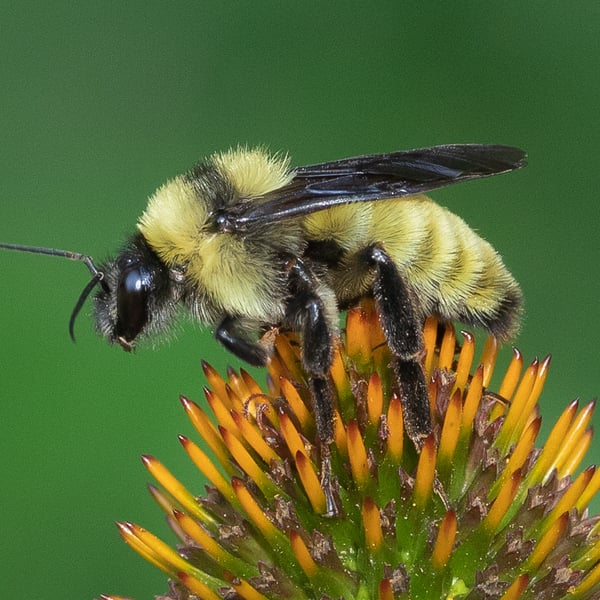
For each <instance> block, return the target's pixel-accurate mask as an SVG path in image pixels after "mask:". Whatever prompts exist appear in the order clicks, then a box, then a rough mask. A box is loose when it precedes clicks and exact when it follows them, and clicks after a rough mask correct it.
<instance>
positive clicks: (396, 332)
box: [368, 246, 432, 449]
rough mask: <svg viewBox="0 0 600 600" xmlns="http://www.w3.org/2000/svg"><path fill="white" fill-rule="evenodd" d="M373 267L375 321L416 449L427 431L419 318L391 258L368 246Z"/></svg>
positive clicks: (419, 446) (425, 385) (376, 248)
mask: <svg viewBox="0 0 600 600" xmlns="http://www.w3.org/2000/svg"><path fill="white" fill-rule="evenodd" d="M368 260H369V262H370V263H371V265H373V266H374V267H375V282H374V284H373V296H374V298H375V302H376V304H377V310H378V313H379V320H380V322H381V326H382V329H383V332H384V334H385V337H386V340H387V343H388V346H389V348H390V350H391V352H392V354H393V357H394V358H393V368H394V372H395V374H396V379H397V381H398V387H399V392H400V400H401V402H402V412H403V415H404V423H405V427H406V433H407V434H408V437H409V438H410V439H411V440H412V442H413V443H414V444H415V446H416V447H417V448H418V449H420V448H421V447H422V446H423V443H424V441H425V438H426V437H427V436H428V435H429V434H430V433H431V431H432V429H431V413H430V409H429V392H428V389H427V384H426V382H425V375H424V373H423V368H422V366H421V359H422V357H423V352H424V346H423V336H422V333H421V323H420V319H419V318H418V317H417V315H416V312H415V309H414V306H413V303H412V300H411V297H410V292H409V290H408V288H407V287H406V285H405V283H404V281H403V280H402V277H401V276H400V273H399V272H398V269H397V268H396V265H395V264H394V261H393V260H392V259H391V258H390V256H389V255H388V254H387V253H386V252H385V250H383V249H382V248H381V247H380V246H372V247H370V248H369V254H368Z"/></svg>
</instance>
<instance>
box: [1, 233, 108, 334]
mask: <svg viewBox="0 0 600 600" xmlns="http://www.w3.org/2000/svg"><path fill="white" fill-rule="evenodd" d="M0 248H4V249H5V250H15V251H16V252H31V253H32V254H46V255H47V256H59V257H61V258H68V259H69V260H78V261H81V262H82V263H84V264H85V266H86V267H87V268H88V269H89V271H90V273H91V274H92V279H91V280H90V281H89V282H88V284H87V285H86V286H85V288H83V291H82V292H81V294H80V295H79V298H78V299H77V304H75V308H74V309H73V312H72V313H71V318H70V319H69V335H70V336H71V339H72V340H73V341H75V319H76V318H77V315H78V314H79V311H80V310H81V307H82V306H83V304H84V303H85V301H86V299H87V297H88V296H89V295H90V292H91V291H92V290H93V289H94V288H95V287H96V286H97V285H98V284H100V285H101V286H102V288H103V289H104V291H105V292H108V291H109V288H108V285H107V283H106V281H104V272H103V271H100V270H99V269H98V268H97V267H96V265H95V264H94V260H93V259H92V257H91V256H88V255H87V254H81V253H80V252H71V251H70V250H59V249H57V248H42V247H39V246H22V245H20V244H5V243H2V242H0Z"/></svg>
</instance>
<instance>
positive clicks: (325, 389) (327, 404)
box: [286, 259, 340, 516]
mask: <svg viewBox="0 0 600 600" xmlns="http://www.w3.org/2000/svg"><path fill="white" fill-rule="evenodd" d="M315 286H316V281H315V278H314V276H313V275H312V273H310V272H309V270H308V269H307V268H306V267H305V265H304V264H303V263H302V261H300V260H298V259H295V260H293V261H292V262H291V266H290V275H289V291H290V300H289V302H288V306H287V312H286V318H287V320H288V321H289V322H290V323H291V324H292V326H293V327H294V328H295V329H296V330H297V331H299V333H300V334H301V338H302V362H303V365H304V368H305V369H306V371H307V372H308V373H309V375H310V381H309V383H310V392H311V397H312V401H313V405H314V414H315V422H316V426H317V437H318V439H319V452H320V455H321V486H322V488H323V492H324V493H325V501H326V513H325V514H326V515H327V516H335V515H337V514H339V512H340V510H339V509H338V506H337V503H336V500H335V496H334V492H333V481H332V476H331V448H330V445H331V442H332V441H333V420H334V412H333V395H332V391H331V384H330V382H329V375H328V372H329V369H330V367H331V364H332V362H333V333H332V328H331V326H330V324H329V322H328V320H327V317H326V314H325V308H324V305H323V301H322V299H321V298H320V296H319V294H318V293H317V292H316V291H315Z"/></svg>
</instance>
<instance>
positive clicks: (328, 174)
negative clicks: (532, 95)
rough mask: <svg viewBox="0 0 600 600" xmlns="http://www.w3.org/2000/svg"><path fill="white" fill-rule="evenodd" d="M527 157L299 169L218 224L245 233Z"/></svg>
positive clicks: (395, 157)
mask: <svg viewBox="0 0 600 600" xmlns="http://www.w3.org/2000/svg"><path fill="white" fill-rule="evenodd" d="M525 158H526V154H525V152H524V151H523V150H520V149H519V148H515V147H513V146H502V145H491V144H448V145H443V146H432V147H431V148H421V149H417V150H405V151H401V152H392V153H389V154H373V155H369V156H357V157H354V158H346V159H342V160H336V161H332V162H327V163H322V164H317V165H310V166H306V167H299V168H297V169H296V170H295V177H294V179H293V180H292V181H291V182H290V183H289V184H288V185H286V186H284V187H282V188H279V189H278V190H274V191H273V192H270V193H269V194H267V195H265V196H264V197H263V198H262V199H260V200H258V201H256V202H251V203H242V204H238V205H236V206H235V207H232V208H231V209H230V210H229V211H227V212H226V214H223V215H221V216H220V220H221V219H222V220H221V223H222V224H224V223H226V224H227V225H226V227H227V228H231V229H244V228H245V227H247V226H249V225H252V224H256V223H266V222H272V221H276V220H280V219H285V218H290V217H297V216H301V215H307V214H310V213H313V212H316V211H319V210H323V209H326V208H331V207H332V206H337V205H340V204H349V203H353V202H370V201H374V200H383V199H389V198H400V197H404V196H412V195H414V194H420V193H423V192H427V191H429V190H433V189H436V188H441V187H444V186H446V185H450V184H453V183H458V182H460V181H468V180H469V179H480V178H482V177H490V176H491V175H499V174H500V173H507V172H509V171H514V170H515V169H520V168H521V167H523V166H525V164H526V161H525Z"/></svg>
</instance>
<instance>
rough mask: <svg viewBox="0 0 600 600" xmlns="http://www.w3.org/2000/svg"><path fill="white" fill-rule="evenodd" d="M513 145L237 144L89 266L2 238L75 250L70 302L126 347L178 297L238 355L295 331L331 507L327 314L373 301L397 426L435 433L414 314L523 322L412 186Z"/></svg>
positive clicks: (258, 361)
mask: <svg viewBox="0 0 600 600" xmlns="http://www.w3.org/2000/svg"><path fill="white" fill-rule="evenodd" d="M524 165H525V153H524V152H523V151H522V150H520V149H518V148H514V147H510V146H502V145H480V144H456V145H443V146H434V147H431V148H424V149H418V150H409V151H401V152H393V153H389V154H378V155H370V156H359V157H354V158H348V159H343V160H337V161H333V162H327V163H322V164H316V165H310V166H305V167H299V168H291V166H290V162H289V159H288V158H287V157H285V156H281V155H271V154H269V153H267V152H266V151H264V150H263V149H260V148H257V149H250V148H245V147H240V148H237V149H232V150H230V151H228V152H224V153H218V154H214V155H212V156H210V157H209V158H208V159H206V160H204V161H202V162H200V163H199V164H197V165H196V166H195V167H193V168H192V169H191V170H190V171H189V172H188V173H185V174H184V175H180V176H177V177H175V178H174V179H172V180H171V181H169V182H167V183H166V184H164V185H163V186H162V187H161V188H159V189H158V190H157V191H156V192H155V193H154V194H153V195H152V196H151V198H150V199H149V201H148V205H147V208H146V210H145V211H144V213H143V214H142V216H141V217H140V219H139V222H138V231H137V232H136V233H135V234H134V235H133V236H132V237H131V238H130V239H129V241H128V242H127V243H126V244H125V246H124V247H123V248H122V250H121V252H120V253H119V254H118V256H117V257H116V258H114V259H112V260H109V261H107V262H106V263H105V264H102V265H100V266H98V267H96V266H95V265H94V263H93V261H92V260H91V258H90V257H87V256H85V255H80V254H77V253H69V252H65V251H61V250H52V249H34V248H29V247H23V246H13V245H8V244H3V245H2V246H3V247H5V248H12V249H20V250H26V251H38V252H43V253H50V254H58V255H61V256H67V257H68V258H75V259H79V260H84V261H85V262H86V264H87V265H88V267H89V269H90V271H91V272H92V274H93V278H92V281H91V282H90V283H89V284H88V286H86V288H85V289H84V291H83V292H82V295H81V296H80V298H79V300H78V302H77V305H76V307H75V310H74V311H73V314H72V317H71V322H70V330H71V334H73V324H74V320H75V317H76V316H77V313H78V312H79V310H80V308H81V306H82V305H83V303H84V301H85V299H86V297H87V296H88V295H89V294H90V293H91V291H92V290H93V289H94V288H95V287H96V286H98V288H99V289H98V291H97V292H96V294H95V297H94V314H95V321H96V327H97V330H98V331H99V332H100V333H101V334H102V335H103V336H104V337H105V338H106V339H107V340H108V341H109V342H110V343H112V344H119V345H120V346H121V347H122V348H124V349H125V350H127V351H130V350H132V349H133V347H134V346H135V345H136V343H137V342H138V340H142V339H144V338H150V337H153V336H154V335H156V334H159V333H160V332H162V331H164V330H166V329H167V328H168V327H169V326H170V324H171V323H172V321H173V320H174V319H175V317H176V316H177V314H178V312H179V309H180V307H185V309H187V311H188V312H189V313H190V314H191V315H192V317H193V318H194V319H197V320H198V321H200V322H201V323H203V324H207V325H209V326H211V327H213V328H214V332H215V336H216V339H217V340H218V341H219V342H220V343H221V344H223V345H224V346H225V347H226V348H227V349H228V350H229V351H231V352H232V353H233V354H234V355H236V356H237V357H239V358H240V359H242V360H244V361H246V362H248V363H250V364H252V365H264V364H265V363H266V361H267V360H268V357H269V348H268V347H266V346H265V345H263V344H262V343H261V342H260V341H259V338H260V334H261V333H264V332H265V331H267V330H268V329H269V328H272V327H279V326H283V327H288V328H291V329H292V330H294V331H296V332H298V333H299V335H300V340H301V347H302V360H303V363H304V367H305V369H306V371H307V373H308V374H309V376H310V387H311V393H312V398H313V402H314V411H315V417H316V424H317V432H318V436H319V440H320V442H321V466H322V473H321V478H322V482H323V484H324V489H325V491H326V495H327V497H328V510H329V511H330V512H335V500H334V498H333V494H332V493H331V482H330V481H329V477H330V474H329V468H330V467H329V459H328V453H329V443H330V442H331V440H332V437H333V400H332V396H331V392H330V385H329V379H328V371H329V368H330V366H331V363H332V359H333V348H334V344H335V338H336V336H337V335H338V317H339V312H340V311H341V310H344V309H346V308H348V307H350V306H352V305H354V304H355V303H357V302H358V300H359V299H361V298H363V297H365V296H370V297H372V298H374V300H375V303H376V307H377V310H378V314H379V317H380V321H381V325H382V328H383V331H384V333H385V336H386V339H387V342H388V344H389V347H390V350H391V353H392V355H393V368H394V371H395V374H396V376H397V392H398V393H399V396H400V398H401V400H402V404H403V410H404V417H405V424H406V428H407V433H408V434H409V436H410V438H411V439H412V440H413V442H414V443H415V444H416V446H417V448H419V447H420V446H421V445H422V442H423V440H424V438H425V437H426V436H427V435H429V433H430V432H431V421H430V414H429V402H428V392H427V386H426V383H425V379H424V375H423V371H422V368H421V364H420V359H421V357H422V352H423V340H422V336H421V327H422V322H423V320H424V318H425V317H427V316H430V315H435V316H437V317H438V318H439V319H441V320H442V321H461V322H463V323H466V324H468V325H469V326H474V327H483V328H484V329H486V330H487V331H488V332H490V333H491V334H493V335H495V336H496V337H498V338H499V339H500V340H507V339H509V338H511V337H512V336H514V335H515V333H516V331H517V330H518V327H519V320H520V313H521V305H522V295H521V291H520V288H519V286H518V284H517V283H516V281H515V279H514V278H513V277H512V275H511V274H510V273H509V271H508V270H507V268H506V267H505V266H504V264H503V262H502V259H501V258H500V256H499V255H498V254H497V252H496V251H495V250H494V249H493V248H492V246H491V245H490V244H489V243H488V242H486V241H485V240H483V239H482V238H481V237H480V236H479V235H477V234H476V233H475V232H474V231H473V230H472V229H471V228H470V227H469V226H468V225H467V224H466V223H465V222H464V221H463V220H462V219H461V218H460V217H458V216H456V215H455V214H453V213H451V212H450V211H448V210H447V209H445V208H443V207H441V206H439V205H438V204H436V203H435V202H433V201H432V200H430V199H429V198H428V197H427V196H425V195H423V194H424V192H427V191H429V190H433V189H436V188H441V187H443V186H446V185H449V184H454V183H458V182H460V181H467V180H470V179H478V178H482V177H488V176H491V175H497V174H500V173H505V172H508V171H512V170H515V169H519V168H521V167H522V166H524Z"/></svg>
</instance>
